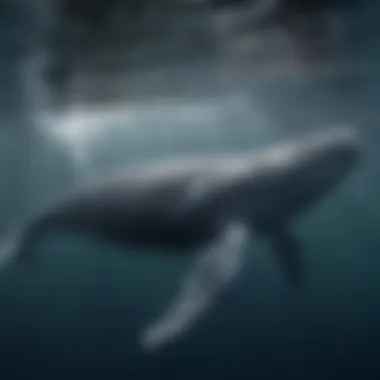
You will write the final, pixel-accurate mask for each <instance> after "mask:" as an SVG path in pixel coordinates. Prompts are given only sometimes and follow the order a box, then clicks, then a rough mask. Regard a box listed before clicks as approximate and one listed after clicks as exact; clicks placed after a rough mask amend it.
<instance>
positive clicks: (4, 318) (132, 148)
mask: <svg viewBox="0 0 380 380" xmlns="http://www.w3.org/2000/svg"><path fill="white" fill-rule="evenodd" d="M352 43H353V45H354V46H355V47H356V49H357V50H356V51H357V54H359V52H360V54H361V55H360V56H361V57H362V59H356V61H360V62H359V64H357V65H356V66H355V67H354V68H353V69H352V72H353V76H351V77H350V78H346V79H345V80H337V79H336V78H333V79H331V78H330V79H329V78H324V79H321V78H315V77H307V76H306V77H303V78H293V79H288V80H285V79H284V80H279V79H277V80H270V79H269V78H265V79H263V78H261V79H260V78H256V79H255V81H254V82H255V85H251V86H250V87H247V88H242V89H241V91H240V90H237V91H236V93H233V94H232V93H231V94H223V96H221V97H215V98H212V99H197V100H186V101H180V100H177V101H175V102H174V101H157V102H151V103H147V104H142V105H139V106H138V107H132V106H131V107H129V108H126V109H124V110H123V112H119V111H117V112H116V111H115V112H113V114H114V116H113V117H108V116H107V117H106V116H104V118H105V120H104V123H102V122H98V121H97V122H96V126H94V125H95V124H93V122H92V121H91V120H89V118H90V116H88V115H83V114H80V115H78V114H76V115H74V116H72V119H71V121H70V123H68V124H66V129H65V133H63V134H62V133H61V134H59V133H55V132H54V131H55V129H54V127H53V124H49V125H47V126H46V127H44V128H42V126H41V125H35V126H33V125H32V124H27V123H26V121H20V120H19V119H20V118H18V119H16V118H14V119H13V120H17V122H16V121H14V122H12V121H9V120H10V119H8V121H6V122H4V123H3V125H2V127H1V130H0V175H1V177H0V178H1V184H2V185H1V187H0V201H1V209H2V214H1V219H0V220H1V225H2V226H3V227H2V231H3V230H5V228H6V227H7V226H8V225H9V224H10V223H11V224H13V223H15V224H17V222H18V221H19V220H23V218H24V217H26V216H27V215H28V214H29V213H30V212H33V211H35V210H38V209H39V208H40V207H43V205H44V204H45V203H46V202H49V201H50V200H52V199H54V198H55V197H56V196H58V195H59V194H62V193H64V192H65V191H67V190H69V189H70V188H72V187H73V186H74V185H75V184H76V183H78V182H80V181H83V180H85V179H87V178H90V177H92V176H94V175H101V174H102V173H105V172H107V171H108V170H109V169H111V168H113V167H115V166H117V165H122V164H123V163H125V162H128V163H131V162H133V161H139V160H141V159H146V158H148V157H149V158H152V159H154V158H155V157H162V156H171V155H174V154H178V153H186V152H210V151H232V150H235V151H238V150H239V149H242V148H246V147H263V146H266V145H269V144H271V143H274V142H276V141H281V140H283V139H284V138H291V137H292V136H297V135H299V134H301V133H307V132H308V131H310V130H314V129H318V128H321V127H327V126H328V125H330V124H333V123H338V122H339V123H340V122H348V123H352V124H355V125H357V126H358V128H359V130H360V132H361V136H362V137H361V138H362V140H363V145H364V147H365V149H364V155H363V160H362V163H361V165H360V167H359V168H358V170H357V172H356V173H355V174H354V175H353V176H352V177H351V178H350V179H349V180H348V181H346V182H345V183H344V184H343V186H342V187H341V188H340V189H339V190H338V191H337V192H335V193H334V194H331V196H330V197H329V198H328V199H326V201H325V202H324V203H323V204H322V205H321V207H318V208H316V209H315V210H314V211H313V212H312V213H310V214H308V215H307V216H306V217H305V218H303V219H302V220H300V221H299V223H298V225H297V230H298V232H297V233H298V235H299V239H300V241H301V243H302V245H303V246H304V255H305V260H306V264H307V267H308V276H307V280H306V283H305V286H304V287H303V289H302V290H301V291H300V292H298V293H294V292H292V291H291V289H289V288H288V287H287V284H286V282H285V280H284V278H283V277H282V276H281V273H280V271H279V268H278V266H277V263H276V262H275V258H274V257H272V256H271V254H270V249H269V247H268V246H267V244H266V242H261V241H260V242H258V243H257V246H253V247H252V255H250V256H249V257H248V259H247V260H246V263H245V268H244V271H243V273H242V275H241V276H240V277H239V278H238V280H237V281H236V282H235V285H234V287H233V288H232V289H231V291H230V292H229V293H228V294H227V295H226V296H225V297H224V299H223V302H221V303H220V304H219V305H218V306H217V307H216V308H215V309H214V310H213V311H212V312H211V313H210V314H209V315H208V317H207V318H205V320H204V321H203V322H202V323H201V324H200V325H199V326H198V327H197V328H196V329H194V331H193V332H192V333H191V334H189V335H188V336H186V338H185V339H183V340H182V341H181V342H179V343H178V344H176V345H174V346H173V347H169V348H168V349H167V350H165V351H163V352H162V353H161V354H158V355H156V356H152V357H149V356H144V355H142V354H141V353H140V352H139V351H138V347H137V345H136V338H137V334H138V332H139V331H140V329H141V328H142V327H143V326H144V325H145V324H146V323H147V322H148V321H150V320H151V318H152V317H153V316H155V315H156V314H158V313H159V312H160V311H161V310H162V309H163V308H164V307H165V306H166V304H167V303H168V301H169V300H170V299H171V297H172V295H173V292H175V288H176V285H177V282H178V280H179V279H180V277H181V276H182V273H183V272H184V271H185V270H186V268H187V264H189V262H188V261H187V260H175V259H173V258H162V257H151V258H149V257H139V256H138V255H133V254H131V253H128V252H120V251H118V250H117V249H116V248H112V247H99V246H94V245H91V243H89V242H83V241H78V240H74V239H70V240H69V239H68V238H63V237H59V236H57V237H55V238H54V239H53V238H52V239H51V240H49V241H46V242H44V244H42V246H41V253H40V258H39V260H38V262H37V265H36V267H35V268H33V269H32V270H28V269H27V268H22V267H19V266H17V265H13V266H10V267H8V268H3V269H2V270H1V276H0V305H1V312H0V337H1V339H0V376H1V378H2V379H13V378H26V377H31V376H33V375H36V376H39V378H54V379H56V378H65V379H76V378H78V379H79V378H91V379H93V378H102V379H103V378H130V379H145V378H152V379H156V378H158V377H159V376H162V377H163V378H170V379H177V378H179V379H182V378H194V376H198V377H209V376H220V377H222V378H227V379H230V378H231V379H232V378H237V379H240V378H242V379H244V378H257V379H284V378H289V379H338V378H340V377H345V378H348V379H351V378H352V379H366V380H367V379H368V380H369V379H375V378H377V375H378V374H379V371H380V368H379V364H378V355H379V352H380V351H379V349H380V327H379V323H378V320H379V317H380V307H379V304H380V303H379V289H380V280H379V278H380V277H379V276H378V273H379V268H380V258H379V257H380V256H379V252H380V238H379V237H378V236H379V235H378V222H379V220H380V202H379V201H378V195H379V190H380V176H379V170H378V166H379V162H380V156H379V154H378V145H379V144H380V126H379V116H378V112H379V111H378V99H379V98H380V97H379V95H380V90H379V88H380V75H379V72H378V69H377V67H376V64H375V63H374V62H378V59H379V57H380V55H378V52H377V51H376V50H375V49H376V45H377V40H374V39H372V40H371V39H370V38H367V39H364V37H362V39H361V40H360V41H356V42H355V41H354V40H353V41H352ZM366 44H367V45H366ZM355 57H358V56H357V55H356V56H355ZM8 58H9V57H8ZM2 65H3V66H2V67H4V71H3V76H4V78H6V77H9V75H8V76H7V75H6V74H5V70H11V69H10V67H9V65H8V63H7V61H6V60H3V64H2ZM9 72H10V71H9ZM189 75H190V74H189ZM16 82H17V81H13V82H12V81H10V83H9V85H5V86H4V87H5V89H7V90H8V91H6V90H5V89H4V88H3V89H2V95H1V96H2V99H4V101H3V107H5V106H4V104H5V101H6V100H7V99H8V97H7V92H8V93H11V94H15V92H16V91H17V88H16V87H15V84H14V83H16ZM4 83H5V82H4ZM12 86H13V87H12ZM14 96H15V97H16V98H17V94H16V95H14ZM5 108H6V107H5ZM115 114H116V116H115ZM98 119H99V118H97V120H98ZM11 120H12V119H11ZM55 122H56V123H58V120H56V121H55ZM75 123H76V124H75ZM74 124H75V125H76V127H75V131H74V132H73V131H72V130H71V129H72V128H73V125H74ZM103 124H107V128H104V127H103ZM70 126H71V127H70ZM70 128H71V129H70Z"/></svg>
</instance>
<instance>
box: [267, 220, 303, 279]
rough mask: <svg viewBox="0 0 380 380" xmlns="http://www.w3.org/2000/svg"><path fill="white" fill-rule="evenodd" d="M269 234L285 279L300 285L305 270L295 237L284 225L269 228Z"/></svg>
mask: <svg viewBox="0 0 380 380" xmlns="http://www.w3.org/2000/svg"><path fill="white" fill-rule="evenodd" d="M271 236H272V239H273V242H274V253H275V254H276V256H277V257H278V259H279V260H280V263H281V266H282V270H283V272H284V273H285V275H286V277H287V279H288V280H289V282H290V283H291V284H293V285H300V284H301V282H302V280H303V278H304V276H305V273H304V272H305V270H304V266H303V260H302V252H301V248H300V246H299V243H298V240H297V238H296V237H295V236H294V234H293V233H292V232H291V231H290V230H289V229H288V228H286V226H277V227H276V228H274V229H273V230H271Z"/></svg>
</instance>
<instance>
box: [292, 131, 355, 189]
mask: <svg viewBox="0 0 380 380" xmlns="http://www.w3.org/2000/svg"><path fill="white" fill-rule="evenodd" d="M299 144H300V147H299V153H298V154H299V158H298V163H295V164H294V165H295V168H294V169H295V174H296V175H297V173H299V181H300V185H301V187H302V186H304V188H305V190H308V189H309V190H310V191H313V189H314V190H316V191H318V190H321V191H322V192H324V191H329V190H330V189H331V188H333V187H334V186H335V185H337V184H339V183H340V182H341V180H342V179H344V178H345V177H346V176H347V175H348V174H349V173H350V172H351V171H352V170H353V168H354V167H355V166H356V164H357V163H358V161H359V157H360V144H359V141H358V137H357V133H356V131H355V130H354V129H352V128H343V127H341V128H333V129H330V130H327V131H324V132H320V133H318V134H315V135H312V136H310V137H309V138H308V139H307V140H305V141H302V142H299Z"/></svg>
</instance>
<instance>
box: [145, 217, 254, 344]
mask: <svg viewBox="0 0 380 380" xmlns="http://www.w3.org/2000/svg"><path fill="white" fill-rule="evenodd" d="M248 237H249V233H248V229H247V228H246V227H245V225H243V224H230V225H229V226H228V227H227V228H226V230H225V231H224V232H223V233H222V234H221V235H220V237H219V238H218V239H217V240H216V241H214V243H213V244H211V245H210V246H209V247H208V248H207V249H205V250H204V251H202V253H201V254H200V257H199V258H198V259H197V262H196V265H195V268H193V270H192V272H191V273H190V274H189V276H188V277H187V278H185V280H184V282H183V284H182V287H181V289H180V291H179V294H177V297H176V299H175V300H174V302H173V303H172V305H170V307H169V308H168V309H167V311H166V312H165V313H164V315H163V316H162V317H161V318H159V319H158V320H157V321H155V322H154V323H153V324H151V325H150V326H148V328H147V329H146V330H145V331H144V332H143V336H142V339H141V344H142V346H143V348H145V349H157V348H159V347H160V346H161V345H163V344H165V343H167V342H169V341H170V340H174V339H175V338H177V337H178V336H180V335H182V334H183V333H185V332H186V331H187V330H189V329H190V328H191V327H192V326H193V325H194V324H195V323H196V322H197V321H198V320H199V319H200V317H202V315H203V314H204V313H205V312H206V311H207V310H208V309H210V307H211V306H212V305H213V304H214V302H215V301H216V300H217V298H218V296H219V295H220V294H221V293H222V291H223V289H225V288H226V286H227V285H228V284H229V282H230V281H231V280H232V278H233V277H234V276H235V274H236V273H237V272H238V270H239V268H240V265H239V264H240V262H241V258H242V254H243V248H244V245H245V243H247V241H248Z"/></svg>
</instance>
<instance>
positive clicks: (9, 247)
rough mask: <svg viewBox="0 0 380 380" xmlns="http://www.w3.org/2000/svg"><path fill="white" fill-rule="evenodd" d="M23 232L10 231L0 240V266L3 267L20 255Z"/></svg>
mask: <svg viewBox="0 0 380 380" xmlns="http://www.w3.org/2000/svg"><path fill="white" fill-rule="evenodd" d="M22 242H23V234H22V233H20V232H12V233H10V234H7V235H6V236H5V237H3V238H2V239H1V240H0V267H4V266H5V265H7V264H9V263H10V262H11V261H13V260H15V259H16V258H18V257H19V256H20V252H21V251H22V249H21V246H22Z"/></svg>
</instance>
